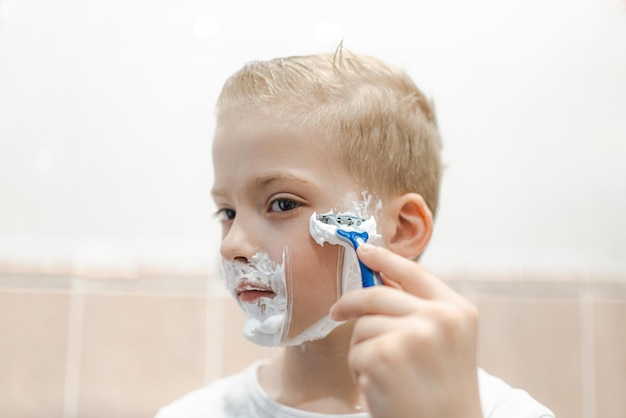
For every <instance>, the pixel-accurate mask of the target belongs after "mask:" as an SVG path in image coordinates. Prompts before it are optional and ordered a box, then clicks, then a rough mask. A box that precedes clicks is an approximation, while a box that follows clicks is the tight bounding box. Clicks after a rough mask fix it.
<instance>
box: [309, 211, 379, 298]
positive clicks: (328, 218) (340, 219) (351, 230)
mask: <svg viewBox="0 0 626 418" xmlns="http://www.w3.org/2000/svg"><path fill="white" fill-rule="evenodd" d="M317 220H318V221H320V222H323V223H325V224H327V225H331V226H334V227H336V230H335V235H336V236H337V238H339V239H340V240H342V241H344V242H346V243H348V244H350V246H351V247H352V248H353V249H354V251H355V252H356V250H357V248H359V246H360V245H361V244H364V243H366V242H367V240H368V239H369V234H368V233H367V231H363V230H361V229H359V227H360V226H361V224H362V223H363V222H365V219H363V218H361V217H358V216H355V215H351V214H334V213H332V212H329V213H323V214H320V215H317ZM357 259H358V261H359V268H360V270H361V283H362V285H363V287H372V286H375V285H376V283H377V282H378V283H381V280H380V277H379V275H378V273H374V272H373V271H372V270H371V269H370V268H369V267H367V266H366V265H365V264H363V263H362V262H361V260H360V259H359V258H358V256H357Z"/></svg>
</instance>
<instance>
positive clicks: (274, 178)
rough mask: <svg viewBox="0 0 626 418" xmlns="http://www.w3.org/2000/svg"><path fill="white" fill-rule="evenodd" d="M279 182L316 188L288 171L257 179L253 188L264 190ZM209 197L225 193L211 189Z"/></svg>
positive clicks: (221, 190) (224, 192)
mask: <svg viewBox="0 0 626 418" xmlns="http://www.w3.org/2000/svg"><path fill="white" fill-rule="evenodd" d="M279 181H288V182H290V183H299V184H301V185H303V186H308V187H317V186H316V185H315V184H314V183H313V182H312V181H309V180H307V179H305V178H302V177H301V176H298V175H295V174H292V173H290V172H288V171H279V172H276V173H271V174H269V175H267V176H263V177H259V178H257V179H255V180H254V187H255V188H259V189H261V188H264V187H267V186H269V185H271V184H272V183H276V182H279ZM211 195H213V196H225V195H226V191H225V190H223V189H215V188H213V189H212V190H211Z"/></svg>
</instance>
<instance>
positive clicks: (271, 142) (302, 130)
mask: <svg viewBox="0 0 626 418" xmlns="http://www.w3.org/2000/svg"><path fill="white" fill-rule="evenodd" d="M213 164H214V170H215V183H216V185H219V187H220V188H224V187H229V186H230V184H232V183H233V182H236V181H250V180H251V178H263V177H267V176H268V175H271V173H272V172H291V173H295V175H298V174H299V173H301V174H302V175H303V176H304V177H306V178H307V180H309V181H314V182H318V183H324V182H331V181H335V182H340V183H341V182H344V183H345V181H346V180H347V179H349V176H348V174H347V172H346V167H345V164H343V163H342V162H341V160H340V157H339V155H338V152H337V151H336V147H335V146H334V145H333V144H332V142H331V141H329V140H328V138H326V137H323V136H322V135H320V134H319V133H318V132H315V131H314V130H311V129H308V128H307V127H306V126H303V125H301V124H297V123H296V122H293V121H289V120H286V119H285V118H281V117H278V116H272V115H271V114H268V113H264V112H238V113H235V112H232V113H230V114H228V115H223V116H222V117H220V118H219V119H218V123H217V127H216V131H215V137H214V140H213ZM229 183H230V184H229Z"/></svg>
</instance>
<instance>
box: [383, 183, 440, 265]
mask: <svg viewBox="0 0 626 418" xmlns="http://www.w3.org/2000/svg"><path fill="white" fill-rule="evenodd" d="M381 232H382V236H383V241H384V242H385V246H386V247H387V248H389V249H390V250H391V251H393V252H394V253H396V254H399V255H401V256H403V257H405V258H415V257H417V256H418V255H420V254H421V253H422V251H424V248H426V245H427V244H428V242H429V241H430V237H431V236H432V234H433V215H432V213H431V211H430V209H429V208H428V205H427V204H426V202H425V201H424V198H423V197H422V196H420V195H419V194H417V193H406V194H403V195H402V196H399V197H396V198H394V199H392V200H391V201H390V202H388V203H387V204H386V205H384V207H383V219H382V220H381Z"/></svg>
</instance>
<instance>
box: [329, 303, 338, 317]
mask: <svg viewBox="0 0 626 418" xmlns="http://www.w3.org/2000/svg"><path fill="white" fill-rule="evenodd" d="M335 305H336V304H335ZM335 305H333V306H331V307H330V310H329V311H328V315H330V319H332V320H333V321H336V320H337V312H335V311H336V309H335Z"/></svg>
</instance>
